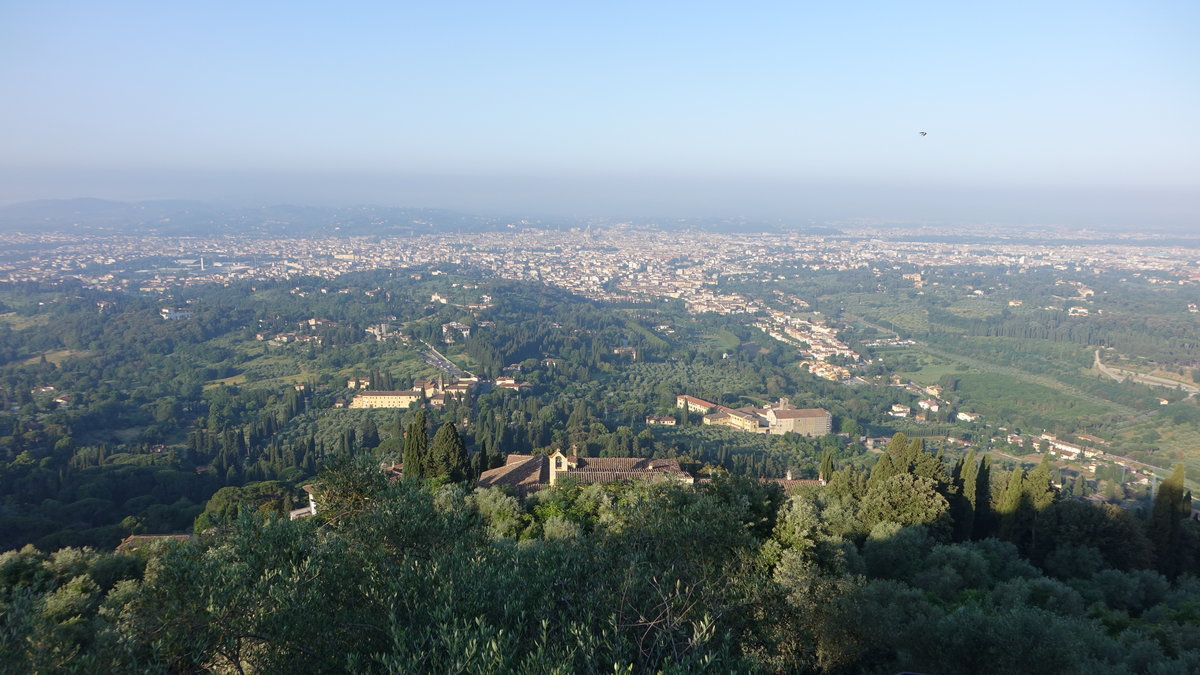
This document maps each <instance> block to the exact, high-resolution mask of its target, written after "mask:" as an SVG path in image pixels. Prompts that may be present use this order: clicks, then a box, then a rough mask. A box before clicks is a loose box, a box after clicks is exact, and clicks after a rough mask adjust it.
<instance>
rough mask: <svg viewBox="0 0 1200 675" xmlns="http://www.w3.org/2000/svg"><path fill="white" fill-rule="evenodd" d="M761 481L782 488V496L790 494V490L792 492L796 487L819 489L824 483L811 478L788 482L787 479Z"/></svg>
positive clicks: (765, 479)
mask: <svg viewBox="0 0 1200 675" xmlns="http://www.w3.org/2000/svg"><path fill="white" fill-rule="evenodd" d="M763 480H764V481H765V482H767V483H775V484H776V485H778V486H779V487H782V488H783V493H784V494H791V492H792V490H794V489H796V488H798V487H805V486H817V487H820V486H821V485H824V483H822V482H821V481H819V480H814V479H812V478H800V479H794V480H789V479H787V478H764V479H763Z"/></svg>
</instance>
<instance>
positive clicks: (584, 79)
mask: <svg viewBox="0 0 1200 675" xmlns="http://www.w3.org/2000/svg"><path fill="white" fill-rule="evenodd" d="M1198 19H1200V9H1198V8H1197V6H1196V5H1195V4H1194V3H1187V2H1163V3H1150V4H1146V3H1128V2H1099V3H1087V4H1083V3H1055V4H1053V5H1049V6H1048V5H1045V4H1042V3H1027V2H1018V3H1004V4H1003V5H995V6H989V7H974V6H960V5H958V4H955V3H888V4H873V3H865V4H855V5H849V6H847V5H838V6H831V7H817V6H810V5H802V4H799V3H795V4H792V3H778V4H775V3H772V4H766V5H757V6H754V7H750V8H733V7H730V6H727V5H720V4H716V3H662V4H656V5H654V6H650V7H647V6H643V5H641V4H634V3H606V4H604V5H602V6H594V7H569V6H563V5H562V4H560V3H515V4H514V3H506V4H504V5H493V4H489V3H466V4H460V5H453V6H452V5H436V6H433V5H415V4H411V5H401V6H395V5H392V4H389V3H364V4H359V5H355V6H353V7H350V8H339V9H336V10H335V9H332V8H326V7H317V6H309V5H296V4H293V3H287V4H285V3H255V4H254V5H253V6H249V7H248V6H243V5H241V4H238V3H205V4H203V5H194V6H186V7H184V6H177V5H163V4H159V3H121V4H120V5H117V6H98V5H94V4H90V3H58V4H55V5H21V6H16V5H9V6H6V7H5V8H3V9H0V56H2V57H3V58H0V88H2V90H3V91H5V92H6V99H7V105H5V106H3V107H0V128H3V129H4V130H5V131H4V132H3V142H2V144H0V145H2V146H3V152H2V157H0V203H4V204H8V203H16V202H22V201H27V200H34V199H65V198H74V197H98V198H104V199H116V200H143V199H203V200H215V201H222V202H230V203H242V204H245V203H276V202H288V203H296V204H305V205H349V204H359V203H373V204H383V205H393V206H413V207H436V208H448V209H458V210H464V211H473V212H486V211H497V210H500V211H506V212H510V213H512V212H523V213H536V214H563V215H571V216H602V217H627V216H639V217H725V216H748V217H754V218H765V219H783V220H789V221H793V222H796V223H825V222H835V221H847V220H856V219H857V220H869V221H875V222H881V223H896V224H911V223H919V224H943V225H958V224H962V225H970V224H975V225H978V224H983V223H999V224H1011V225H1064V226H1071V227H1089V228H1100V229H1103V228H1126V229H1128V228H1136V229H1148V230H1154V229H1162V230H1171V231H1177V232H1179V231H1190V229H1191V228H1194V227H1195V224H1196V222H1197V217H1198V216H1200V153H1197V152H1196V150H1197V149H1198V148H1200V132H1197V130H1196V125H1195V120H1196V119H1200V90H1198V87H1197V83H1198V82H1200V77H1198V75H1200V73H1198V72H1197V71H1198V70H1200V68H1198V66H1197V64H1200V46H1197V43H1196V41H1195V40H1194V35H1195V32H1196V28H1197V25H1198V21H1197V20H1198ZM920 132H926V133H927V135H925V136H922V135H920Z"/></svg>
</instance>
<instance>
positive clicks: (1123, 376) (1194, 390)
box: [1096, 349, 1200, 396]
mask: <svg viewBox="0 0 1200 675" xmlns="http://www.w3.org/2000/svg"><path fill="white" fill-rule="evenodd" d="M1096 369H1097V370H1099V371H1100V372H1102V373H1104V374H1105V375H1107V376H1109V377H1111V378H1112V379H1114V380H1116V381H1117V382H1124V381H1125V380H1127V379H1129V380H1133V381H1134V382H1137V383H1138V384H1148V385H1151V386H1155V387H1170V388H1172V389H1179V390H1180V391H1186V392H1187V393H1188V394H1189V395H1190V396H1195V395H1196V394H1200V387H1194V386H1192V385H1190V384H1184V383H1182V382H1180V381H1178V380H1169V379H1167V378H1165V377H1157V376H1155V375H1146V374H1145V373H1137V372H1134V371H1132V370H1122V369H1120V368H1112V367H1110V366H1106V365H1104V364H1103V363H1101V362H1100V350H1099V349H1097V350H1096Z"/></svg>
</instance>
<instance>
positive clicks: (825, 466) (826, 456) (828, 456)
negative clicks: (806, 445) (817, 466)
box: [821, 449, 833, 482]
mask: <svg viewBox="0 0 1200 675" xmlns="http://www.w3.org/2000/svg"><path fill="white" fill-rule="evenodd" d="M831 476H833V451H832V450H828V449H827V450H825V452H823V453H821V480H823V481H825V482H828V481H829V478H830V477H831Z"/></svg>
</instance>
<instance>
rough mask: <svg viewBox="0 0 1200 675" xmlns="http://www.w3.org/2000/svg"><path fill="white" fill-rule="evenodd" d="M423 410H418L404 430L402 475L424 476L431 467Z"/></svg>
mask: <svg viewBox="0 0 1200 675" xmlns="http://www.w3.org/2000/svg"><path fill="white" fill-rule="evenodd" d="M427 424H428V423H427V422H426V420H425V411H424V410H418V411H417V412H416V414H415V415H413V420H412V421H411V422H409V423H408V428H407V429H406V430H405V432H404V475H405V476H409V477H412V478H424V477H426V476H427V475H429V471H430V469H431V466H430V457H429V431H428V430H427Z"/></svg>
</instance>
